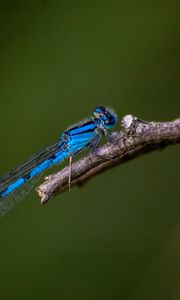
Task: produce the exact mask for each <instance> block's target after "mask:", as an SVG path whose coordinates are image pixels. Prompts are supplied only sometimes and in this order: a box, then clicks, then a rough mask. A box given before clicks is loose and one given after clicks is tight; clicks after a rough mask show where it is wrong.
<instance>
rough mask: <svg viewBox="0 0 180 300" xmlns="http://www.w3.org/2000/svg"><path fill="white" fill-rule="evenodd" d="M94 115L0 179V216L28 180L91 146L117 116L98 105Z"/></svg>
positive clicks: (19, 197) (25, 185) (24, 188)
mask: <svg viewBox="0 0 180 300" xmlns="http://www.w3.org/2000/svg"><path fill="white" fill-rule="evenodd" d="M94 116H95V117H93V118H91V119H89V120H87V121H85V122H82V123H80V124H78V125H76V126H74V127H71V128H69V129H67V130H66V131H65V132H64V133H63V134H62V136H61V139H60V140H59V141H58V142H57V143H55V144H52V145H50V146H48V147H47V148H45V149H43V150H41V151H39V152H38V153H36V154H34V155H33V156H31V157H30V158H29V159H27V160H26V161H25V162H24V163H22V164H21V165H20V166H18V167H17V168H15V169H14V170H12V171H10V172H8V173H7V174H5V175H4V176H2V177H1V178H0V215H2V214H4V213H5V212H6V211H8V210H9V209H10V208H11V207H13V206H14V204H15V203H16V202H18V201H19V200H20V199H21V198H22V197H23V196H24V195H25V193H26V192H27V191H28V190H29V187H30V185H31V182H32V181H33V180H34V179H35V178H37V176H38V175H39V174H40V173H42V172H43V171H44V170H45V169H48V168H50V167H52V166H53V165H56V164H59V163H60V162H61V161H62V160H63V159H65V158H68V157H72V156H74V155H75V154H76V153H78V152H80V151H81V150H83V149H84V148H86V147H91V148H92V149H94V148H95V147H96V145H97V144H98V142H99V140H100V137H101V134H102V133H104V134H105V135H106V137H108V134H107V130H106V129H107V128H108V129H109V127H112V126H113V125H114V124H115V122H116V115H115V114H114V113H113V112H112V111H110V110H107V109H106V108H104V107H102V106H99V107H97V108H96V110H95V112H94Z"/></svg>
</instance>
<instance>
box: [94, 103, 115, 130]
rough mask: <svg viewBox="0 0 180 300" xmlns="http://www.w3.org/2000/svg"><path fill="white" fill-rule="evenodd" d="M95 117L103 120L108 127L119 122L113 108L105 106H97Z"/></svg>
mask: <svg viewBox="0 0 180 300" xmlns="http://www.w3.org/2000/svg"><path fill="white" fill-rule="evenodd" d="M94 116H95V118H97V119H99V120H101V121H102V122H103V124H104V126H105V127H106V128H107V129H108V128H111V127H113V126H114V125H115V124H116V122H117V116H116V114H115V113H114V112H113V110H112V109H111V108H108V107H105V106H97V107H96V109H95V112H94Z"/></svg>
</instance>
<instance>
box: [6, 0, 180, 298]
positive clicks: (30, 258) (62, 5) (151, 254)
mask: <svg viewBox="0 0 180 300" xmlns="http://www.w3.org/2000/svg"><path fill="white" fill-rule="evenodd" d="M179 81H180V4H179V3H178V1H174V0H173V1H57V0H54V1H50V0H44V1H43V0H42V1H40V0H36V1H18V0H0V112H1V113H0V126H1V130H0V139H1V147H0V157H1V159H0V161H1V163H0V173H1V174H3V173H4V172H6V171H8V170H9V169H10V168H11V167H13V166H14V165H17V164H18V163H20V162H21V161H23V160H24V159H25V158H27V157H28V156H29V155H30V154H32V153H33V152H35V151H38V150H39V149H41V148H42V147H43V146H46V145H48V144H49V143H51V142H53V141H56V140H57V139H58V138H59V136H60V133H61V132H62V131H63V130H64V129H65V128H66V127H67V126H69V125H71V124H73V123H75V122H77V121H79V120H81V119H82V118H84V117H86V116H89V115H91V114H92V112H93V109H94V107H95V106H96V105H97V104H106V105H109V106H111V107H113V108H114V109H115V110H116V112H117V114H118V116H119V119H120V118H121V117H122V116H123V115H125V114H127V113H130V114H135V115H137V116H138V117H140V118H142V119H146V120H161V121H163V120H164V121H166V120H171V119H174V118H177V117H179V111H180V83H179ZM118 128H120V124H118ZM60 167H61V166H60ZM179 168H180V160H179V149H178V147H175V146H174V147H170V148H169V149H167V150H164V151H162V152H156V153H152V154H149V155H147V156H143V157H139V158H138V159H136V160H134V161H131V162H129V163H126V164H124V165H122V166H119V167H117V168H115V169H112V170H109V171H108V172H106V173H104V174H102V175H100V176H98V177H96V178H94V179H93V180H91V181H90V182H89V183H88V184H87V185H85V186H84V187H83V188H82V189H76V188H74V189H73V191H72V192H71V193H68V192H67V193H64V194H61V195H59V196H57V197H56V198H54V199H53V200H52V201H50V203H49V204H48V205H47V206H45V207H41V206H40V203H39V199H38V197H37V194H36V193H35V192H34V191H32V192H31V193H30V195H29V196H28V197H27V198H26V200H24V201H23V202H21V204H19V205H18V206H17V207H16V208H14V210H12V211H11V212H10V213H9V214H7V215H6V216H5V217H3V218H2V219H0V262H1V263H0V295H1V296H0V297H1V299H3V300H4V299H5V300H6V299H26V300H28V299H44V300H45V299H62V300H69V299H73V300H74V299H79V300H81V299H83V300H84V299H88V300H92V299H108V300H109V299H123V300H125V299H132V300H136V299H137V300H152V299H158V300H161V299H162V300H166V299H167V300H169V299H179V298H180V284H179V282H180V189H179V179H180V178H179ZM56 169H58V168H56Z"/></svg>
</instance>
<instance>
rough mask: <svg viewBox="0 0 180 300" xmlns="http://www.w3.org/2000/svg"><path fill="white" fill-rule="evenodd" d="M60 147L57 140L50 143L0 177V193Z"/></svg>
mask: <svg viewBox="0 0 180 300" xmlns="http://www.w3.org/2000/svg"><path fill="white" fill-rule="evenodd" d="M60 147H61V145H60V143H59V142H57V143H54V144H51V145H49V146H48V147H46V148H44V149H42V150H40V151H39V152H37V153H35V154H33V155H32V156H30V157H29V158H28V159H27V160H25V161H24V162H23V163H22V164H20V165H19V166H17V167H16V168H14V169H12V170H10V171H9V172H7V173H6V174H5V175H3V176H2V177H0V194H1V193H2V192H3V191H4V190H5V189H6V188H7V187H8V186H9V185H11V184H12V183H13V182H15V181H16V180H18V179H19V178H22V177H25V176H26V175H27V174H28V173H29V172H30V171H31V170H32V169H33V168H34V167H36V166H37V165H38V164H40V163H42V162H43V161H44V160H46V159H48V158H49V157H51V156H52V155H53V154H55V153H56V152H57V151H59V149H60Z"/></svg>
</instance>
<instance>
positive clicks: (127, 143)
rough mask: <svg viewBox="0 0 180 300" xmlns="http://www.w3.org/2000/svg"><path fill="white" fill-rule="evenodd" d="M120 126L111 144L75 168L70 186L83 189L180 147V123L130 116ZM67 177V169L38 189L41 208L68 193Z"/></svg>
mask: <svg viewBox="0 0 180 300" xmlns="http://www.w3.org/2000/svg"><path fill="white" fill-rule="evenodd" d="M121 125H122V130H121V131H119V132H113V133H112V134H111V139H112V143H111V144H110V143H107V144H105V145H103V146H101V147H99V148H97V149H96V151H95V152H93V153H90V154H88V155H86V156H85V157H84V158H82V159H80V160H78V161H76V162H74V163H73V164H72V174H71V179H72V181H71V186H74V185H82V184H84V183H85V182H86V181H87V180H89V179H90V178H92V177H93V176H95V175H97V174H99V173H101V172H103V171H105V170H107V169H108V168H112V167H114V166H116V165H119V164H121V163H123V162H125V161H128V160H130V159H132V158H135V157H137V156H138V155H141V154H145V153H148V152H151V151H153V150H158V149H164V148H165V147H167V146H168V145H172V144H179V143H180V119H177V120H175V121H172V122H146V121H143V120H140V119H138V118H136V117H134V116H132V115H127V116H125V117H123V119H122V122H121ZM68 177H69V168H68V167H65V168H64V169H63V170H61V171H60V172H58V173H56V174H52V175H49V176H47V177H46V178H45V181H44V182H43V183H42V184H41V185H40V186H39V187H37V192H38V194H39V196H40V198H41V204H44V203H46V202H47V201H48V200H49V199H50V198H52V197H53V196H54V195H55V194H56V193H59V192H62V191H64V190H67V189H68Z"/></svg>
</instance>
